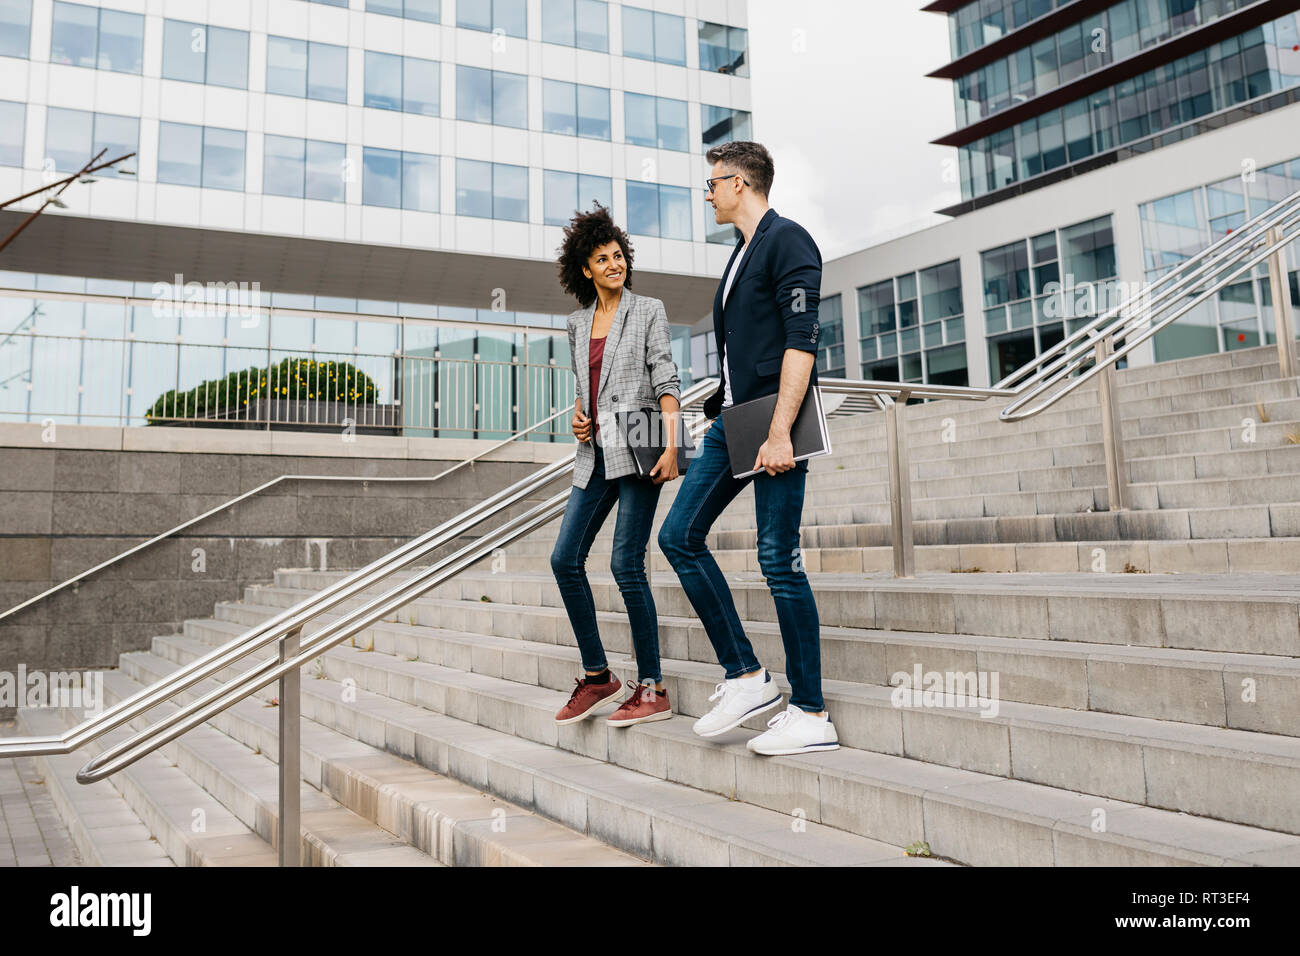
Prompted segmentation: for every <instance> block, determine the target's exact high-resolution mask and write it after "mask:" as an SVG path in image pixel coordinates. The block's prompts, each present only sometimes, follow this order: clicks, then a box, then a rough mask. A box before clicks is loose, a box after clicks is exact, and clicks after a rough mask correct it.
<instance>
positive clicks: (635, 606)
mask: <svg viewBox="0 0 1300 956" xmlns="http://www.w3.org/2000/svg"><path fill="white" fill-rule="evenodd" d="M660 487H661V486H660V485H656V484H655V483H654V482H653V481H649V480H647V479H645V478H638V477H636V476H635V475H627V476H625V477H622V478H614V479H608V478H606V477H605V456H604V453H603V452H602V451H601V450H600V447H599V446H597V447H596V467H595V469H594V470H593V471H592V473H591V478H590V479H589V480H588V481H587V487H586V488H579V487H578V486H577V485H574V486H573V489H572V490H571V491H570V492H569V501H568V504H566V505H565V506H564V519H563V520H562V521H561V522H560V534H559V537H558V538H557V539H556V542H555V549H554V550H553V551H552V552H551V571H552V572H554V574H555V583H556V584H558V585H559V586H560V596H561V597H562V598H563V599H564V608H565V610H566V611H568V612H569V623H570V624H571V625H573V636H574V637H576V638H577V639H578V649H579V650H580V651H581V652H582V666H583V667H584V668H585V669H586V670H588V671H601V670H604V669H605V667H606V666H607V662H606V660H605V647H604V645H602V644H601V642H600V633H599V632H598V630H597V628H596V602H595V601H594V600H593V598H592V596H591V584H590V583H589V582H588V581H587V572H586V564H587V553H588V552H589V551H590V550H591V542H592V541H593V540H594V539H595V537H596V534H597V533H598V532H599V531H600V528H601V525H603V524H604V523H605V518H607V517H608V516H609V511H610V509H611V508H613V507H614V502H616V501H617V502H618V519H617V523H616V524H615V525H614V551H613V555H612V556H611V557H610V562H609V569H610V570H611V571H613V572H614V580H615V582H617V583H618V590H619V592H620V593H621V594H622V595H623V604H624V606H626V608H627V617H628V622H629V623H630V624H631V625H632V645H633V647H634V648H635V649H636V666H637V679H638V680H641V681H645V680H653V681H654V682H655V683H656V684H657V683H659V681H660V680H661V679H662V675H661V674H660V673H659V617H658V615H657V614H656V612H655V602H654V597H653V595H651V593H650V582H649V581H647V580H646V574H645V553H646V545H647V544H648V543H649V541H650V526H651V525H652V524H653V523H654V518H655V509H656V508H657V507H658V505H659V490H660Z"/></svg>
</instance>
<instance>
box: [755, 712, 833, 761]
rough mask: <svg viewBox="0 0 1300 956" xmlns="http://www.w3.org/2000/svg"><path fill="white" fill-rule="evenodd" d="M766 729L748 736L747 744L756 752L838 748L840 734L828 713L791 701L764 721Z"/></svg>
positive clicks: (795, 752)
mask: <svg viewBox="0 0 1300 956" xmlns="http://www.w3.org/2000/svg"><path fill="white" fill-rule="evenodd" d="M767 726H768V728H769V729H768V730H765V731H764V732H763V733H761V734H759V735H758V736H757V737H752V738H750V741H749V743H747V744H746V745H745V746H746V747H748V748H749V749H750V750H752V751H753V752H754V753H756V754H764V755H765V756H769V757H774V756H778V755H781V754H802V753H813V752H817V751H822V750H838V749H839V746H840V738H839V735H838V734H836V733H835V725H834V724H832V723H831V719H830V717H829V716H827V717H818V716H816V715H815V714H810V713H808V712H807V711H803V710H800V709H799V708H798V707H796V706H795V705H794V704H791V705H790V706H789V707H787V708H786V709H785V710H783V711H781V713H779V714H777V715H776V716H775V717H773V718H772V719H771V720H769V721H768V722H767Z"/></svg>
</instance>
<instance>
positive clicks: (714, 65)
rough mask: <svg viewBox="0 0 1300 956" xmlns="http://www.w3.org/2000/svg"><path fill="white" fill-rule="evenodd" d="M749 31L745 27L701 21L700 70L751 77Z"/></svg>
mask: <svg viewBox="0 0 1300 956" xmlns="http://www.w3.org/2000/svg"><path fill="white" fill-rule="evenodd" d="M748 44H749V31H748V30H746V29H744V28H743V27H732V26H727V25H726V24H723V23H708V22H707V21H705V20H701V21H700V69H701V70H709V71H711V72H714V73H728V74H730V75H732V76H749V62H748V57H747V47H748Z"/></svg>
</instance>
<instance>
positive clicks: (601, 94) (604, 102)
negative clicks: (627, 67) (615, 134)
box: [542, 79, 610, 141]
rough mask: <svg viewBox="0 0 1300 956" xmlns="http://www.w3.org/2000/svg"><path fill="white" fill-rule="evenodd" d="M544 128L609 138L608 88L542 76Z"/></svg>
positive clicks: (549, 131) (596, 137)
mask: <svg viewBox="0 0 1300 956" xmlns="http://www.w3.org/2000/svg"><path fill="white" fill-rule="evenodd" d="M542 129H544V130H545V131H546V132H548V133H560V134H561V135H564V136H582V137H585V138H586V139H603V140H606V141H608V140H609V138H610V134H609V90H607V89H604V88H602V87H599V86H585V85H583V84H581V83H566V82H565V81H563V80H547V79H544V80H542Z"/></svg>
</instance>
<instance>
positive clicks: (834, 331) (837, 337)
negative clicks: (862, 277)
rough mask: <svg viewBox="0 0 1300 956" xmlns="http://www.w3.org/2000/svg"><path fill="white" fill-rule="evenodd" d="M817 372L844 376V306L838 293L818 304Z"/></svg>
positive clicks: (834, 376)
mask: <svg viewBox="0 0 1300 956" xmlns="http://www.w3.org/2000/svg"><path fill="white" fill-rule="evenodd" d="M817 324H818V327H819V331H818V335H817V374H818V375H824V376H827V377H831V378H843V377H844V306H843V304H842V301H841V299H840V296H838V295H832V296H827V297H826V298H823V299H822V300H821V301H820V302H819V303H818V305H817Z"/></svg>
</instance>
